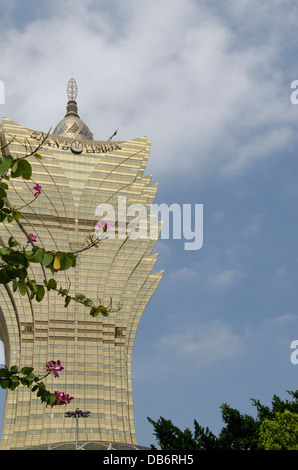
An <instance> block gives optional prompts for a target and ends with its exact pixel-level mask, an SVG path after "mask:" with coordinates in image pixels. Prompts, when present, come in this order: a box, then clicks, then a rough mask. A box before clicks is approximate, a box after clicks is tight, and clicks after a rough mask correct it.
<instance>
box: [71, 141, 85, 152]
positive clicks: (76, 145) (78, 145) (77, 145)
mask: <svg viewBox="0 0 298 470" xmlns="http://www.w3.org/2000/svg"><path fill="white" fill-rule="evenodd" d="M70 149H71V151H72V152H73V153H82V152H83V144H82V142H80V141H79V140H73V142H72V143H71V146H70Z"/></svg>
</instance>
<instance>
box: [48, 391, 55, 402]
mask: <svg viewBox="0 0 298 470" xmlns="http://www.w3.org/2000/svg"><path fill="white" fill-rule="evenodd" d="M55 401H56V395H55V393H51V394H50V397H49V399H48V405H52V404H53V403H55Z"/></svg>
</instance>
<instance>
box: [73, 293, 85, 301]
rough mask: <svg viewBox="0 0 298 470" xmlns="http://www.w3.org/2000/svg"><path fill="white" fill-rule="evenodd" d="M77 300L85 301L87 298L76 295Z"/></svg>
mask: <svg viewBox="0 0 298 470" xmlns="http://www.w3.org/2000/svg"><path fill="white" fill-rule="evenodd" d="M75 298H76V299H77V300H85V299H86V296H85V295H84V294H75Z"/></svg>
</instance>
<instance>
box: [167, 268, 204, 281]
mask: <svg viewBox="0 0 298 470" xmlns="http://www.w3.org/2000/svg"><path fill="white" fill-rule="evenodd" d="M169 276H170V278H171V279H174V280H179V281H181V280H189V279H192V278H195V277H197V276H198V273H197V271H196V270H195V269H193V268H190V267H188V266H184V267H183V268H179V269H177V270H176V271H174V272H171V273H170V275H169Z"/></svg>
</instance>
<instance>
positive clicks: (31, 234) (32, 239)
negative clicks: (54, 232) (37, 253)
mask: <svg viewBox="0 0 298 470" xmlns="http://www.w3.org/2000/svg"><path fill="white" fill-rule="evenodd" d="M30 242H32V243H36V235H34V234H33V233H29V235H28V237H27V243H30Z"/></svg>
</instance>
